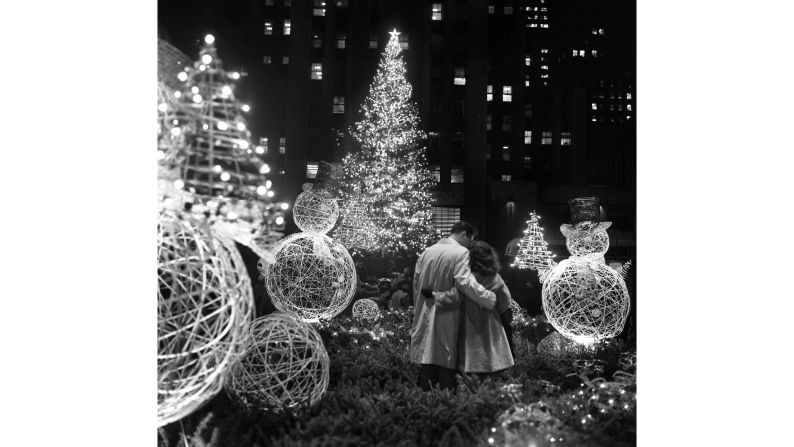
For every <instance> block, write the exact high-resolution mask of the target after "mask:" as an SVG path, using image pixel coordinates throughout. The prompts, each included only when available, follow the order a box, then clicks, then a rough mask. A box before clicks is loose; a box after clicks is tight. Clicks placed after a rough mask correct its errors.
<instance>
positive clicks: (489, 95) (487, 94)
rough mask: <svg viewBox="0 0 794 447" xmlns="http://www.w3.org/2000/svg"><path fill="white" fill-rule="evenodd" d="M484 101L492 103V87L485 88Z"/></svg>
mask: <svg viewBox="0 0 794 447" xmlns="http://www.w3.org/2000/svg"><path fill="white" fill-rule="evenodd" d="M485 100H486V101H493V85H488V86H486V87H485Z"/></svg>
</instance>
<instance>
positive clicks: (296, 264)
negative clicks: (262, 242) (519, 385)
mask: <svg viewBox="0 0 794 447" xmlns="http://www.w3.org/2000/svg"><path fill="white" fill-rule="evenodd" d="M263 264H264V265H260V273H261V274H262V276H264V278H265V285H266V286H267V293H268V294H269V295H270V299H271V301H272V302H273V305H274V306H276V308H277V309H278V310H280V311H282V312H284V313H288V314H291V315H295V316H297V317H298V318H301V319H303V320H306V321H317V320H319V319H320V318H325V319H329V318H332V317H334V316H336V315H338V314H339V313H340V312H342V311H343V310H344V309H345V308H346V307H347V306H348V304H350V300H351V299H352V298H353V294H354V293H355V291H356V268H355V265H354V264H353V258H351V257H350V253H348V252H347V249H346V248H345V247H344V246H343V245H342V244H340V243H338V242H336V241H334V240H333V239H331V238H330V237H328V236H326V235H324V234H312V233H295V234H292V235H290V236H288V237H286V238H284V239H282V240H280V241H279V242H278V243H277V244H276V246H275V247H274V249H273V258H272V260H269V262H264V263H263Z"/></svg>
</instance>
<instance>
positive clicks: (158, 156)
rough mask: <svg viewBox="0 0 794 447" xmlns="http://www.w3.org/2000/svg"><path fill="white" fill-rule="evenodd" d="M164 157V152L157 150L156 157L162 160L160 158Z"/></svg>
mask: <svg viewBox="0 0 794 447" xmlns="http://www.w3.org/2000/svg"><path fill="white" fill-rule="evenodd" d="M164 158H165V152H163V151H157V159H158V160H162V159H164Z"/></svg>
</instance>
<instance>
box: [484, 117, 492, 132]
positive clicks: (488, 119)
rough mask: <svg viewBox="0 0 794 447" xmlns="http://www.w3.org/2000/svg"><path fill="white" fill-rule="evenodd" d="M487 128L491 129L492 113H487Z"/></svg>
mask: <svg viewBox="0 0 794 447" xmlns="http://www.w3.org/2000/svg"><path fill="white" fill-rule="evenodd" d="M485 130H491V115H487V116H486V119H485Z"/></svg>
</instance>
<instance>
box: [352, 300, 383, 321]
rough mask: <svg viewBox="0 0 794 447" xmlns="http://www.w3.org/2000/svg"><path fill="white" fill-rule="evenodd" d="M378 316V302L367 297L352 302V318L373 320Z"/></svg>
mask: <svg viewBox="0 0 794 447" xmlns="http://www.w3.org/2000/svg"><path fill="white" fill-rule="evenodd" d="M379 317H380V308H378V303H376V302H375V301H372V300H371V299H369V298H362V299H360V300H358V301H356V302H355V303H353V318H358V319H359V320H370V321H375V320H377V319H378V318H379Z"/></svg>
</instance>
